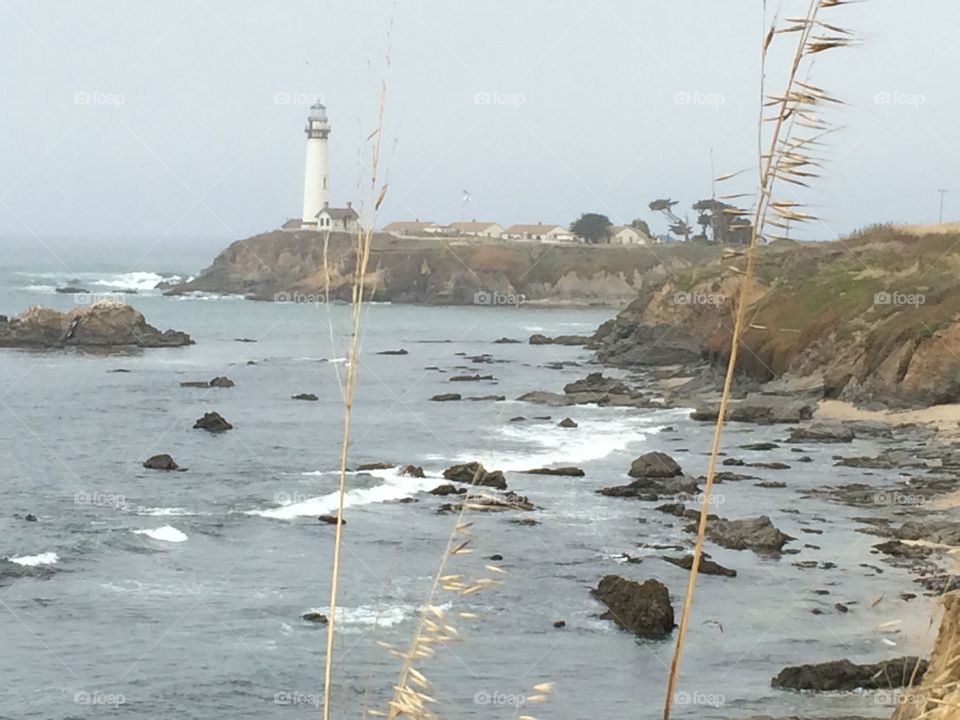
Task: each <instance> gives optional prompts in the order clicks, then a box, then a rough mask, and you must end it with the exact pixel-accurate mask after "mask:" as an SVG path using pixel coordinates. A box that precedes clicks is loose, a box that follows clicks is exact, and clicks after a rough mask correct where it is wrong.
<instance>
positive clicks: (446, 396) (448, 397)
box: [430, 393, 463, 402]
mask: <svg viewBox="0 0 960 720" xmlns="http://www.w3.org/2000/svg"><path fill="white" fill-rule="evenodd" d="M430 399H431V400H432V401H433V402H451V401H453V400H463V396H462V395H460V394H459V393H440V394H439V395H434V396H433V397H432V398H430Z"/></svg>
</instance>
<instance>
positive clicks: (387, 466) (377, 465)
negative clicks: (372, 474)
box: [357, 462, 396, 471]
mask: <svg viewBox="0 0 960 720" xmlns="http://www.w3.org/2000/svg"><path fill="white" fill-rule="evenodd" d="M395 467H396V465H394V464H393V463H387V462H372V463H363V464H362V465H357V470H360V471H365V470H392V469H393V468H395Z"/></svg>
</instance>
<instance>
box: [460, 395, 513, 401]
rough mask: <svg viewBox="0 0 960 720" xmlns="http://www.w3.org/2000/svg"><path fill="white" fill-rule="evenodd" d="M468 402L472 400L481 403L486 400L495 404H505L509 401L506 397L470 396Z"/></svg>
mask: <svg viewBox="0 0 960 720" xmlns="http://www.w3.org/2000/svg"><path fill="white" fill-rule="evenodd" d="M466 399H467V400H472V401H474V402H481V401H484V400H489V401H493V402H503V401H504V400H506V399H507V396H506V395H468V396H467V398H466Z"/></svg>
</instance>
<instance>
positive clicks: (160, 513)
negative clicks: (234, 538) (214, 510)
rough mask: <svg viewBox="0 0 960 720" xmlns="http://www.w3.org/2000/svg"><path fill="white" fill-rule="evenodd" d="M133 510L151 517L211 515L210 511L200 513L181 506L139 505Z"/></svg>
mask: <svg viewBox="0 0 960 720" xmlns="http://www.w3.org/2000/svg"><path fill="white" fill-rule="evenodd" d="M133 512H134V513H135V514H137V515H146V516H149V517H193V516H195V515H209V513H198V512H194V511H193V510H186V509H184V508H181V507H155V508H151V507H138V508H137V509H136V510H134V511H133Z"/></svg>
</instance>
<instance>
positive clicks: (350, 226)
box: [316, 202, 360, 233]
mask: <svg viewBox="0 0 960 720" xmlns="http://www.w3.org/2000/svg"><path fill="white" fill-rule="evenodd" d="M316 226H317V230H324V231H329V232H347V233H355V232H357V231H358V230H359V229H360V215H358V214H357V211H356V210H354V209H353V203H350V202H348V203H347V206H346V207H345V208H332V207H330V206H329V205H324V207H323V210H321V211H320V212H318V213H317V219H316Z"/></svg>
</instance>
